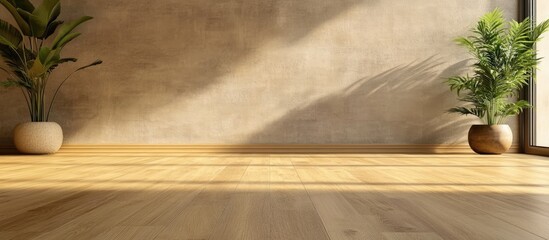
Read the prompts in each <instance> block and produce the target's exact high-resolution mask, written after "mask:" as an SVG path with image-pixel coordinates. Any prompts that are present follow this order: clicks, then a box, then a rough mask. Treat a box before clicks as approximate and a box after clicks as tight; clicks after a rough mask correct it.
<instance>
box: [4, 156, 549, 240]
mask: <svg viewBox="0 0 549 240" xmlns="http://www.w3.org/2000/svg"><path fill="white" fill-rule="evenodd" d="M160 155H161V154H160ZM548 222H549V158H546V157H539V156H530V155H521V154H506V155H501V156H494V155H489V156H486V155H474V154H459V155H457V154H440V155H414V154H319V155H302V154H301V155H300V154H284V155H279V154H228V153H225V154H180V153H179V154H175V153H173V154H169V155H166V156H163V155H162V156H159V155H158V153H150V154H145V153H143V154H140V155H134V154H131V155H125V154H122V153H116V154H98V153H94V154H93V155H90V156H86V155H81V154H76V153H72V154H61V155H51V156H0V240H3V239H10V240H12V239H40V240H42V239H46V240H48V239H83V240H87V239H157V240H162V239H238V240H240V239H521V240H522V239H544V238H545V239H547V238H549V232H548V230H547V229H549V227H548V224H547V223H548Z"/></svg>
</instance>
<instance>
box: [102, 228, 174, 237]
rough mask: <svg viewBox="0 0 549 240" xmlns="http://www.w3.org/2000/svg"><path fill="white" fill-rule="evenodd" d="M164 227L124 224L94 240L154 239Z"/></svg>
mask: <svg viewBox="0 0 549 240" xmlns="http://www.w3.org/2000/svg"><path fill="white" fill-rule="evenodd" d="M162 229H163V227H160V226H138V227H137V226H122V227H114V228H112V229H110V230H108V231H106V232H104V233H102V234H100V235H99V236H97V237H95V238H93V239H94V240H151V239H154V238H155V237H156V236H157V235H158V234H159V233H160V231H162Z"/></svg>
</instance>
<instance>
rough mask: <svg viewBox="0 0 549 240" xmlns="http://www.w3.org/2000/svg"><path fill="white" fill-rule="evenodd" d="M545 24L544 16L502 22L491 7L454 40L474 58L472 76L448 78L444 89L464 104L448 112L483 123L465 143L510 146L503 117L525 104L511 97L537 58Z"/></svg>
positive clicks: (495, 150)
mask: <svg viewBox="0 0 549 240" xmlns="http://www.w3.org/2000/svg"><path fill="white" fill-rule="evenodd" d="M548 27H549V22H548V21H545V22H542V23H540V24H539V25H537V26H534V24H532V21H531V20H530V19H525V20H524V21H522V22H517V21H514V20H513V21H510V22H506V20H505V19H504V17H503V13H502V11H501V10H499V9H496V10H494V11H492V12H490V13H487V14H486V15H484V16H483V17H482V18H481V19H480V20H479V22H478V23H477V25H476V27H475V28H474V29H473V30H472V35H471V36H468V37H460V38H458V39H457V40H456V41H457V43H458V44H459V45H461V46H464V47H465V48H467V49H468V50H469V52H470V54H471V55H472V56H473V59H474V60H475V61H474V64H473V66H472V70H473V73H472V75H466V76H455V77H451V78H449V79H448V81H447V82H448V84H449V85H450V89H451V90H452V91H455V92H456V93H457V95H458V97H459V100H461V101H463V102H466V103H467V105H465V106H460V107H455V108H452V109H450V110H449V111H450V112H453V113H459V114H463V115H474V116H477V117H478V118H480V119H481V120H482V121H483V122H484V124H482V125H473V126H472V127H471V128H470V130H469V135H468V139H469V146H471V148H472V149H473V150H474V151H475V152H477V153H481V154H501V153H504V152H506V151H508V150H509V148H510V147H511V143H512V141H513V133H512V132H511V128H510V127H509V125H507V124H505V122H506V120H507V118H508V117H510V116H514V115H518V114H519V113H520V112H521V111H522V110H523V109H524V108H528V107H531V106H530V104H529V103H528V101H525V100H516V99H517V98H518V97H519V93H520V90H521V89H522V88H523V87H524V86H526V85H527V84H528V81H529V79H530V78H531V77H532V76H533V75H534V73H535V69H536V66H537V64H538V62H539V60H540V59H539V58H537V57H536V50H535V44H536V42H538V41H539V40H540V36H541V35H542V34H543V33H544V32H546V31H547V29H548Z"/></svg>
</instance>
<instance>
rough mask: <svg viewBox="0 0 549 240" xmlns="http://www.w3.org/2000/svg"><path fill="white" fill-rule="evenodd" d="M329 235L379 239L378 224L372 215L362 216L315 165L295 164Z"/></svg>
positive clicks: (331, 236) (339, 237)
mask: <svg viewBox="0 0 549 240" xmlns="http://www.w3.org/2000/svg"><path fill="white" fill-rule="evenodd" d="M297 172H298V174H299V176H300V178H301V179H302V181H303V182H304V186H305V188H306V189H307V192H308V193H309V195H310V197H311V199H312V201H313V203H314V206H315V208H316V210H317V211H318V214H319V215H320V217H321V219H322V222H323V223H324V226H325V228H326V231H327V233H328V235H329V237H330V239H382V235H381V233H382V228H381V226H380V225H379V224H378V222H376V220H375V219H371V218H365V217H363V216H362V215H360V213H358V212H357V211H356V209H355V208H354V207H353V206H352V204H350V203H349V202H348V201H347V199H345V197H344V196H343V195H342V194H341V193H340V192H339V191H338V187H337V186H336V185H335V184H332V183H327V182H326V181H328V182H329V181H330V180H332V179H331V177H330V176H326V175H324V174H323V173H322V172H321V170H319V169H316V168H314V169H311V168H303V167H298V168H297Z"/></svg>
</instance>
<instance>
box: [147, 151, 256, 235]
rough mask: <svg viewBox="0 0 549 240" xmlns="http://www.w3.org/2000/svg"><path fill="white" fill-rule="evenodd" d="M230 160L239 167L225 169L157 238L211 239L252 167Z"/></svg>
mask: <svg viewBox="0 0 549 240" xmlns="http://www.w3.org/2000/svg"><path fill="white" fill-rule="evenodd" d="M228 161H229V162H230V163H237V164H236V166H227V167H225V168H224V169H223V171H221V172H220V173H219V174H218V175H217V176H216V177H215V178H214V179H213V180H212V183H210V184H208V186H207V189H203V190H202V191H201V192H200V193H199V194H198V195H197V196H196V197H195V198H194V199H193V200H192V202H190V203H189V204H188V206H187V207H186V208H184V209H183V211H182V212H180V214H178V215H176V216H174V218H173V219H171V220H170V222H169V223H167V224H166V227H165V228H164V230H163V231H162V232H161V233H160V234H159V235H158V236H157V238H156V239H208V238H209V237H210V235H211V234H212V232H213V229H214V228H215V227H216V226H217V224H218V222H219V219H220V218H221V214H222V213H223V211H224V210H225V208H226V207H227V204H228V203H229V202H230V200H231V197H232V195H233V192H234V190H235V188H236V186H237V185H238V183H239V182H240V179H241V178H242V176H243V175H244V173H245V171H246V169H247V168H248V166H247V164H249V161H242V160H240V161H231V160H230V159H228ZM229 165H230V164H229Z"/></svg>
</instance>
